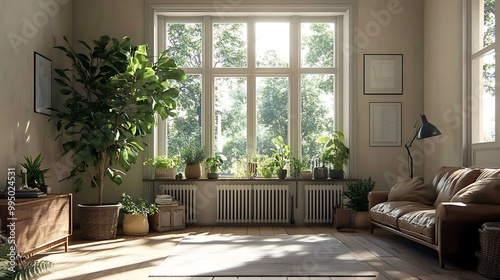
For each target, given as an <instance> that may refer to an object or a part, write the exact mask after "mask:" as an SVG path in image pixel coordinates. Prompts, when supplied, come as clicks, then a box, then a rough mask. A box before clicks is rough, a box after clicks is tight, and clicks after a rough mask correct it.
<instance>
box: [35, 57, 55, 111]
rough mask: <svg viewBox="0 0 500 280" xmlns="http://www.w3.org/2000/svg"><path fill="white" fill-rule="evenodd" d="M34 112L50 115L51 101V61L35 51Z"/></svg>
mask: <svg viewBox="0 0 500 280" xmlns="http://www.w3.org/2000/svg"><path fill="white" fill-rule="evenodd" d="M34 61H35V62H34V64H35V69H34V70H35V76H34V79H35V81H34V85H35V112H37V113H40V114H45V115H48V116H50V115H51V111H50V110H49V108H50V107H51V103H52V61H51V60H50V59H48V58H46V57H45V56H43V55H41V54H39V53H37V52H35V59H34Z"/></svg>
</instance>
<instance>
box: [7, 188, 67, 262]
mask: <svg viewBox="0 0 500 280" xmlns="http://www.w3.org/2000/svg"><path fill="white" fill-rule="evenodd" d="M13 206H14V209H12V210H13V211H12V212H10V211H9V208H8V207H9V205H8V200H7V199H0V218H1V219H2V233H3V234H4V236H6V237H9V236H12V235H14V236H15V240H16V245H17V250H18V252H19V254H20V255H21V256H29V255H32V254H35V253H37V252H40V251H42V250H46V249H49V248H52V247H54V246H56V245H59V244H64V250H65V251H66V252H67V251H68V240H69V237H70V236H71V235H72V234H73V226H72V225H73V197H72V195H71V194H49V195H47V196H46V197H40V198H16V200H15V205H13ZM11 214H13V215H11ZM11 223H12V225H14V226H15V227H8V225H9V224H11Z"/></svg>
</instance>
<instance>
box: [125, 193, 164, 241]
mask: <svg viewBox="0 0 500 280" xmlns="http://www.w3.org/2000/svg"><path fill="white" fill-rule="evenodd" d="M120 203H121V204H122V208H120V211H121V212H122V213H123V234H125V235H146V234H148V232H149V222H148V215H153V214H155V213H156V212H158V207H157V206H156V204H154V203H150V202H149V201H147V200H146V199H144V198H138V199H136V200H133V199H132V198H131V197H130V195H128V194H126V193H123V194H122V197H121V199H120Z"/></svg>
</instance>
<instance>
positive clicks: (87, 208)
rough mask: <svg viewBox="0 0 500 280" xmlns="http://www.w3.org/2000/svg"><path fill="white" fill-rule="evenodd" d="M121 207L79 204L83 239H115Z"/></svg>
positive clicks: (118, 205)
mask: <svg viewBox="0 0 500 280" xmlns="http://www.w3.org/2000/svg"><path fill="white" fill-rule="evenodd" d="M121 207H122V205H121V204H120V203H116V204H110V205H105V204H104V205H88V204H87V205H84V204H79V205H78V208H79V209H80V228H81V230H82V238H83V239H87V240H105V239H112V238H115V237H116V229H117V227H118V215H119V211H120V208H121Z"/></svg>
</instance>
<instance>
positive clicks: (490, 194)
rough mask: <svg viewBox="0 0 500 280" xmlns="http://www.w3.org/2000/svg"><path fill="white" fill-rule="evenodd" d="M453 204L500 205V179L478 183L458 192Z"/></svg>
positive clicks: (452, 199)
mask: <svg viewBox="0 0 500 280" xmlns="http://www.w3.org/2000/svg"><path fill="white" fill-rule="evenodd" d="M451 201H453V202H463V203H478V204H500V178H495V177H492V178H486V179H482V180H479V181H476V182H474V183H472V184H470V185H469V186H467V187H465V188H463V189H461V190H460V191H458V192H457V193H456V194H455V195H454V196H453V197H452V198H451Z"/></svg>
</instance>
